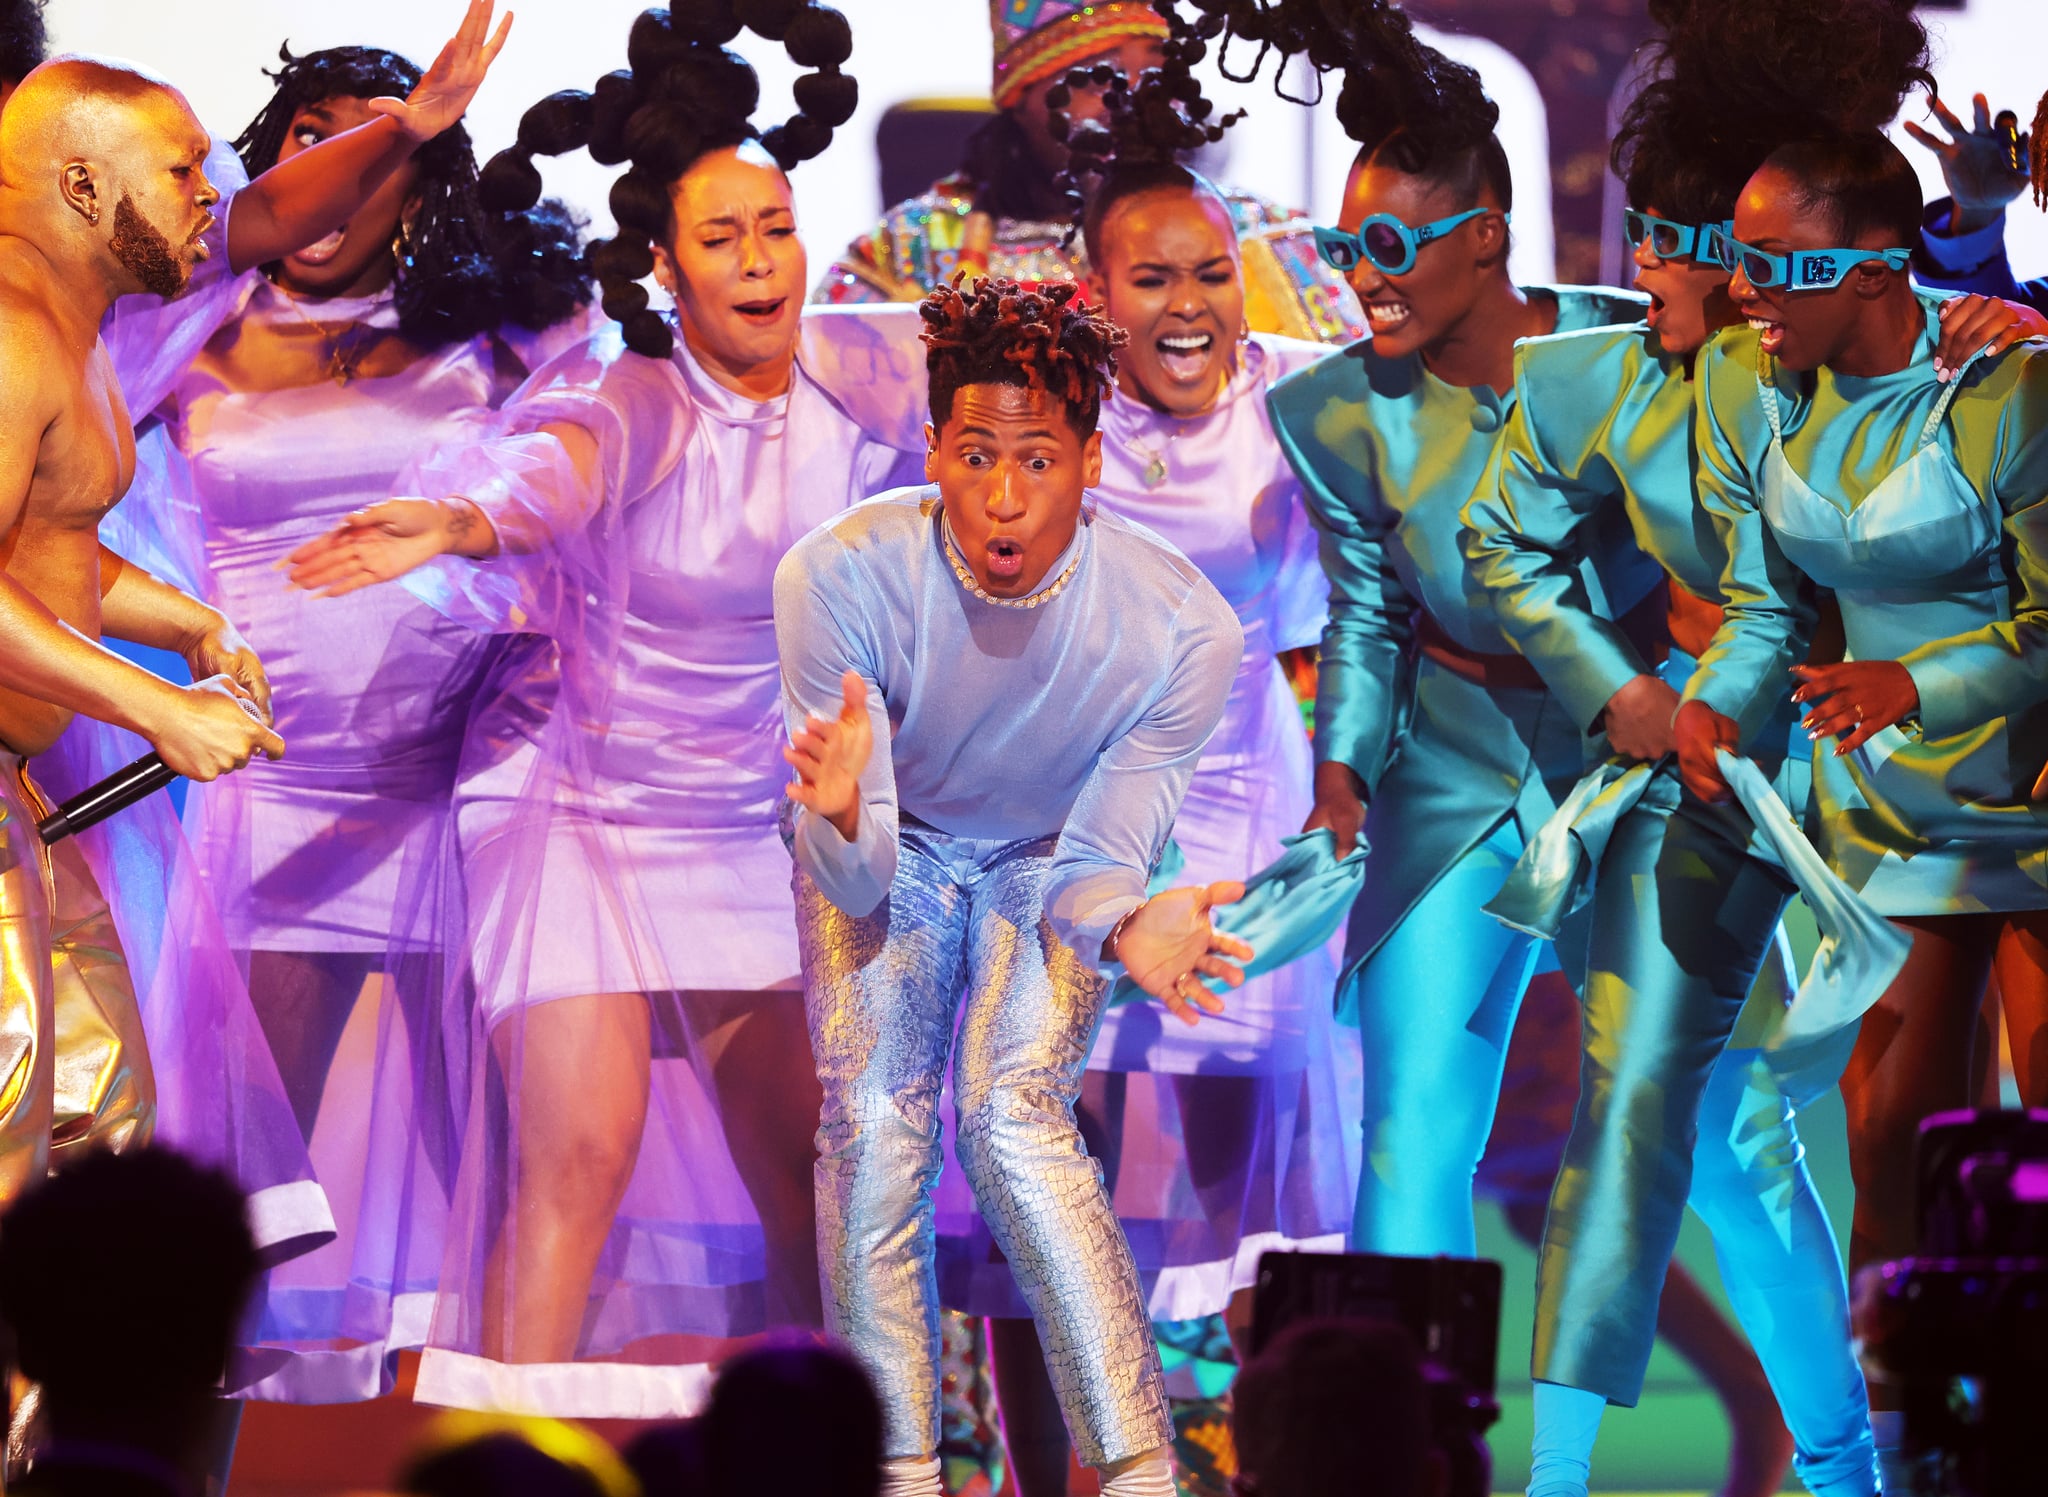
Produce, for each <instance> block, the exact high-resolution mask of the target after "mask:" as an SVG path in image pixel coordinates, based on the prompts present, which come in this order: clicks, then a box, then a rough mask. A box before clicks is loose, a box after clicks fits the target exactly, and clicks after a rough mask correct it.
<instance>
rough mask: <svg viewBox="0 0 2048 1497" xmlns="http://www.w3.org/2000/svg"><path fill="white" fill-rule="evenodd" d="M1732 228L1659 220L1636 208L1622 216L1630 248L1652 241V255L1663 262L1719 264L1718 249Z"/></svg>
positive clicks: (1725, 224)
mask: <svg viewBox="0 0 2048 1497" xmlns="http://www.w3.org/2000/svg"><path fill="white" fill-rule="evenodd" d="M1733 227H1734V225H1733V224H1731V223H1719V224H1682V223H1674V222H1673V221H1672V220H1670V219H1668V218H1658V217H1656V216H1655V215H1654V214H1649V213H1644V212H1641V211H1640V210H1638V209H1635V208H1628V209H1625V210H1623V212H1622V215H1621V232H1622V234H1623V235H1624V236H1625V237H1626V238H1627V239H1628V247H1629V248H1630V249H1635V248H1637V247H1638V246H1639V245H1641V244H1642V242H1643V241H1644V240H1645V239H1647V240H1649V241H1650V253H1652V254H1653V255H1655V256H1656V257H1657V258H1658V259H1660V260H1679V259H1683V258H1685V257H1686V256H1691V257H1692V258H1693V259H1695V260H1714V261H1718V260H1719V258H1720V256H1719V253H1718V251H1717V250H1716V248H1715V246H1716V244H1717V242H1718V241H1719V240H1720V239H1721V238H1723V237H1725V236H1726V235H1727V233H1728V231H1729V230H1730V229H1731V228H1733Z"/></svg>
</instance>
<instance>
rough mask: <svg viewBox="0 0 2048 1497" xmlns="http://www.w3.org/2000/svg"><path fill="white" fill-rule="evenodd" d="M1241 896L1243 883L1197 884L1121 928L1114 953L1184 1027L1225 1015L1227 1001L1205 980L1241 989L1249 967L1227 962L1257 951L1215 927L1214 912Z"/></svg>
mask: <svg viewBox="0 0 2048 1497" xmlns="http://www.w3.org/2000/svg"><path fill="white" fill-rule="evenodd" d="M1242 898H1244V885H1243V884H1239V883H1224V884H1195V885H1191V886H1190V887H1187V888H1183V889H1168V890H1167V891H1166V892H1165V893H1163V894H1155V895H1153V896H1152V897H1151V898H1150V899H1148V900H1146V901H1145V902H1144V903H1143V904H1141V905H1139V906H1138V908H1137V909H1135V910H1133V911H1132V912H1131V913H1130V914H1129V915H1127V916H1125V917H1124V920H1123V921H1122V923H1121V924H1119V925H1118V926H1117V928H1116V930H1115V931H1114V932H1113V935H1114V938H1115V949H1114V950H1113V951H1112V952H1110V955H1111V956H1113V957H1115V958H1116V959H1117V960H1118V961H1120V962H1122V963H1123V964H1124V970H1125V971H1127V972H1129V973H1130V974H1131V980H1132V981H1133V982H1135V983H1136V984H1137V985H1138V986H1139V987H1141V988H1143V989H1144V990H1145V991H1146V992H1147V993H1150V994H1151V995H1152V996H1153V997H1154V998H1157V999H1158V1000H1159V1001H1160V1002H1161V1003H1164V1004H1165V1005H1166V1008H1167V1012H1169V1013H1171V1014H1172V1015H1173V1016H1174V1017H1175V1018H1177V1019H1179V1020H1180V1021H1181V1022H1182V1023H1183V1024H1195V1023H1199V1022H1200V1021H1201V1017H1202V1014H1205V1013H1207V1014H1220V1013H1222V1012H1223V1000H1222V999H1221V998H1219V997H1217V996H1216V994H1214V993H1212V992H1210V991H1209V988H1208V986H1207V985H1206V984H1205V983H1203V981H1202V978H1204V977H1215V978H1220V979H1222V981H1223V982H1224V983H1225V984H1226V985H1227V986H1229V987H1233V988H1234V987H1237V986H1238V985H1239V984H1240V983H1242V982H1243V981H1244V969H1243V968H1242V967H1241V966H1238V965H1236V963H1234V962H1231V961H1226V960H1225V958H1226V957H1235V958H1236V959H1237V962H1248V961H1250V960H1251V959H1252V955H1253V952H1252V948H1251V947H1250V946H1249V945H1247V944H1246V943H1245V942H1243V941H1242V940H1240V939H1238V938H1237V937H1236V936H1233V935H1229V934H1226V933H1225V932H1223V931H1220V930H1218V929H1216V926H1215V924H1214V922H1212V921H1211V920H1210V918H1209V911H1210V910H1212V909H1214V908H1215V907H1216V906H1217V905H1219V904H1236V903H1237V902H1238V901H1239V900H1240V899H1242ZM1197 1010H1200V1012H1197Z"/></svg>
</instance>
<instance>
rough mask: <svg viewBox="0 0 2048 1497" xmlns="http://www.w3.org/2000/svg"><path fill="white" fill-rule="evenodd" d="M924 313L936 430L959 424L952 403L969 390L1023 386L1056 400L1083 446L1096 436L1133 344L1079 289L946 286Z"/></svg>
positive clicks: (922, 307)
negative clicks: (1119, 360)
mask: <svg viewBox="0 0 2048 1497" xmlns="http://www.w3.org/2000/svg"><path fill="white" fill-rule="evenodd" d="M917 310H918V313H919V315H920V316H922V317H923V318H924V345H925V361H926V365H927V367H928V369H929V371H930V386H931V413H932V424H933V425H934V426H944V425H945V424H946V423H947V422H948V421H950V420H951V419H952V418H953V397H954V396H956V395H957V394H959V393H960V391H961V390H963V389H965V388H966V387H967V386H969V385H1016V386H1020V387H1022V388H1024V389H1027V390H1044V391H1046V392H1047V393H1049V394H1051V395H1053V396H1055V397H1056V398H1057V399H1058V400H1059V401H1060V403H1061V404H1062V405H1064V406H1065V407H1066V408H1067V418H1068V420H1070V421H1072V422H1073V424H1074V430H1075V432H1076V433H1077V434H1078V435H1079V436H1080V437H1081V438H1082V439H1083V440H1084V441H1085V440H1086V439H1087V438H1088V437H1091V436H1093V435H1094V434H1095V426H1096V422H1097V421H1098V420H1099V419H1100V417H1101V415H1102V398H1103V396H1105V395H1106V394H1108V393H1109V388H1110V386H1111V385H1112V384H1113V383H1114V382H1115V380H1116V351H1117V350H1118V349H1119V348H1121V347H1122V346H1123V345H1124V343H1125V342H1126V341H1127V337H1126V335H1125V333H1124V330H1123V329H1122V328H1120V327H1118V326H1117V325H1116V324H1115V323H1113V322H1111V321H1110V320H1109V318H1108V316H1107V314H1105V313H1103V312H1102V311H1100V310H1098V309H1096V308H1093V307H1090V306H1089V305H1088V304H1087V303H1086V302H1084V301H1082V300H1080V288H1079V287H1077V286H1074V285H1073V284H1071V283H1069V282H1055V283H1049V284H1047V285H1044V286H1040V287H1038V288H1037V289H1036V290H1030V291H1027V290H1025V289H1024V287H1022V286H1020V285H1018V284H1017V283H1016V282H1015V281H1012V280H1005V279H1003V278H1001V277H990V278H987V279H985V280H982V281H979V282H975V283H972V284H968V283H965V282H964V281H963V282H961V283H959V284H956V285H952V286H941V287H939V288H938V289H937V290H936V291H934V292H932V294H931V295H930V296H927V297H926V298H925V299H924V300H923V302H921V303H920V304H919V305H918V309H917Z"/></svg>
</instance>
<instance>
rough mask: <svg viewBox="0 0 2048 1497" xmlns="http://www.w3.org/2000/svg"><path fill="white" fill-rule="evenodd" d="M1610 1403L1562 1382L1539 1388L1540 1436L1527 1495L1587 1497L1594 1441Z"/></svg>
mask: <svg viewBox="0 0 2048 1497" xmlns="http://www.w3.org/2000/svg"><path fill="white" fill-rule="evenodd" d="M1606 1412H1607V1400H1606V1399H1605V1398H1603V1397H1601V1396H1600V1395H1599V1394H1598V1393H1588V1392H1587V1391H1586V1390H1585V1389H1584V1388H1568V1387H1566V1386H1565V1385H1564V1384H1563V1383H1538V1384H1537V1385H1536V1436H1535V1439H1534V1441H1533V1442H1532V1449H1531V1451H1530V1461H1529V1497H1586V1484H1587V1482H1589V1481H1590V1480H1591V1479H1592V1475H1593V1440H1594V1437H1595V1436H1597V1435H1598V1434H1599V1433H1600V1416H1601V1415H1602V1414H1604V1413H1606Z"/></svg>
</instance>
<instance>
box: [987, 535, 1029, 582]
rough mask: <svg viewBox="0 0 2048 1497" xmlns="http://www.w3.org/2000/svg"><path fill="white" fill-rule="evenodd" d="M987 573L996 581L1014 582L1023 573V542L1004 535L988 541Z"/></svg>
mask: <svg viewBox="0 0 2048 1497" xmlns="http://www.w3.org/2000/svg"><path fill="white" fill-rule="evenodd" d="M988 575H989V577H990V579H991V580H993V581H996V582H1015V581H1016V580H1017V579H1018V578H1019V577H1021V576H1023V575H1024V543H1023V542H1022V541H1015V540H1012V539H1010V537H1008V536H1006V535H999V536H996V537H995V538H994V539H992V540H991V541H990V542H989V543H988Z"/></svg>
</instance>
